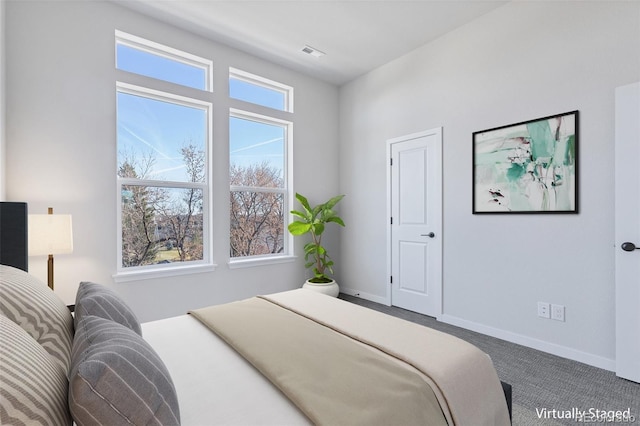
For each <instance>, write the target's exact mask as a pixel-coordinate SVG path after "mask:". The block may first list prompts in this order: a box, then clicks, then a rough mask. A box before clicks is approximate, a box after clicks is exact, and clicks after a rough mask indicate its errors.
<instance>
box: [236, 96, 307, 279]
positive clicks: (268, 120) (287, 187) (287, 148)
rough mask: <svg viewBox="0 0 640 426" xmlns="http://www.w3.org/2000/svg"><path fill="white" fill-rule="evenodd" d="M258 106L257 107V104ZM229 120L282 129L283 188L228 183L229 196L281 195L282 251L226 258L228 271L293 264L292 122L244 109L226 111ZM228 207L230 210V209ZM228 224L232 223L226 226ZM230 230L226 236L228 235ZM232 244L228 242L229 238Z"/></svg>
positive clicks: (294, 257)
mask: <svg viewBox="0 0 640 426" xmlns="http://www.w3.org/2000/svg"><path fill="white" fill-rule="evenodd" d="M256 105H257V104H256ZM231 118H238V119H243V120H250V121H255V122H258V123H263V124H267V125H275V126H281V127H283V130H284V132H283V133H284V138H285V141H284V161H283V167H284V170H283V180H284V183H283V186H282V188H268V187H252V186H241V185H231V184H230V183H229V196H230V195H231V193H232V192H234V191H247V192H269V193H278V194H283V202H284V206H283V211H284V214H283V252H282V253H271V254H261V255H254V256H239V257H231V255H230V256H229V268H232V269H233V268H239V267H246V266H259V265H268V264H273V263H283V262H293V261H294V260H295V259H296V256H294V255H293V242H294V240H293V236H292V235H291V233H290V232H289V231H288V228H287V227H288V225H289V223H290V221H291V214H290V213H289V211H290V210H291V206H292V205H293V191H292V188H293V125H294V123H293V121H292V120H284V119H282V118H277V117H273V116H267V115H264V114H258V113H255V112H251V111H247V110H245V109H238V108H229V121H230V120H231ZM229 167H231V161H229ZM230 208H231V207H229V209H230ZM229 225H231V224H229ZM230 230H231V229H230V228H229V233H230ZM229 244H231V239H229Z"/></svg>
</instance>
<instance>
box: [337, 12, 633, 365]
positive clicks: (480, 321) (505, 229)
mask: <svg viewBox="0 0 640 426" xmlns="http://www.w3.org/2000/svg"><path fill="white" fill-rule="evenodd" d="M637 80H640V3H638V2H553V3H549V2H511V3H509V4H507V5H505V6H503V7H501V8H499V9H497V10H495V11H493V12H491V13H489V14H487V15H485V16H483V17H482V18H480V19H478V20H476V21H474V22H471V23H470V24H468V25H466V26H464V27H462V28H460V29H458V30H456V31H454V32H451V33H449V34H446V35H445V36H443V37H441V38H440V39H438V40H436V41H434V42H432V43H430V44H428V45H426V46H423V47H422V48H420V49H418V50H416V51H414V52H412V53H410V54H408V55H406V56H404V57H402V58H400V59H398V60H395V61H393V62H391V63H389V64H387V65H384V66H382V67H380V68H379V69H376V70H375V71H373V72H370V73H368V74H367V75H364V76H362V77H360V78H358V79H356V80H355V81H353V82H351V83H349V84H347V85H345V86H343V87H342V88H341V90H340V120H341V131H340V137H341V145H340V158H341V163H340V173H341V192H344V193H347V194H349V195H350V198H349V199H347V200H346V201H345V205H344V206H343V216H344V219H345V221H347V222H349V223H351V226H349V227H347V228H346V229H345V230H344V233H343V234H342V238H341V245H342V257H341V259H340V262H341V265H342V271H341V272H342V273H341V276H340V277H339V278H340V280H341V282H342V283H343V284H344V286H345V287H348V288H351V289H354V290H356V291H358V292H360V294H361V295H362V296H363V297H368V298H371V299H377V300H384V299H385V298H386V294H387V293H386V292H387V287H386V286H387V279H386V240H385V237H386V236H385V226H386V223H387V220H388V219H387V218H386V217H385V211H386V210H385V206H386V194H385V191H384V188H386V181H385V177H386V175H385V168H386V164H385V146H386V145H385V141H386V140H387V139H390V138H393V137H397V136H401V135H405V134H410V133H414V132H418V131H422V130H427V129H431V128H435V127H439V126H443V129H444V151H443V161H444V163H443V165H444V166H443V167H444V235H443V238H444V240H443V241H444V265H443V267H444V269H443V272H444V273H443V275H444V278H443V280H444V288H443V305H444V316H443V319H444V320H445V321H448V322H452V323H455V324H459V325H463V326H465V327H468V328H472V329H476V330H480V331H483V332H486V333H489V334H493V335H496V336H499V337H503V338H506V339H509V340H512V341H517V342H520V343H524V344H527V345H530V346H534V347H538V348H541V349H544V350H548V351H551V352H555V353H558V354H561V355H564V356H568V357H571V358H574V359H580V360H582V361H584V362H588V363H590V364H593V365H599V366H602V367H605V368H609V369H611V368H613V359H614V358H615V353H614V348H615V345H614V334H615V333H614V331H615V328H614V327H615V323H614V309H615V306H614V275H613V274H614V251H613V250H614V248H613V243H614V241H613V225H614V224H613V220H614V211H613V166H614V153H613V141H614V88H615V87H617V86H621V85H624V84H628V83H632V82H634V81H637ZM576 109H577V110H580V120H581V122H580V142H579V161H580V176H579V179H580V181H579V191H580V193H579V197H580V213H579V214H578V215H514V216H508V215H480V216H478V215H472V214H471V197H472V188H471V182H472V167H471V164H472V141H471V135H472V132H474V131H478V130H483V129H488V128H492V127H497V126H501V125H507V124H510V123H516V122H520V121H525V120H529V119H534V118H539V117H544V116H548V115H552V114H556V113H563V112H567V111H571V110H576ZM363 247H364V248H365V249H363ZM538 301H545V302H550V303H557V304H562V305H565V306H566V322H558V321H552V320H547V319H540V318H538V317H537V311H536V305H537V302H538Z"/></svg>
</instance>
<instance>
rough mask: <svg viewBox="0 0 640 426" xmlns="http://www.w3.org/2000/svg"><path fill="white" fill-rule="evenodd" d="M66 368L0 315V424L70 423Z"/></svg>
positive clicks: (15, 325) (20, 329)
mask: <svg viewBox="0 0 640 426" xmlns="http://www.w3.org/2000/svg"><path fill="white" fill-rule="evenodd" d="M67 393H68V382H67V375H66V372H65V371H63V370H62V368H60V366H59V365H57V364H55V363H54V362H53V358H52V357H51V356H50V355H49V354H48V353H47V351H45V350H44V348H43V347H42V346H40V344H39V343H38V342H36V341H35V340H34V339H33V337H31V336H30V335H29V334H28V333H27V332H26V331H25V330H24V329H22V328H21V327H20V326H18V325H17V324H15V323H14V322H13V321H11V320H10V319H8V318H6V317H4V316H2V315H0V400H1V401H2V404H0V424H3V425H17V424H24V425H37V424H40V425H70V424H71V416H70V414H69V408H68V405H67Z"/></svg>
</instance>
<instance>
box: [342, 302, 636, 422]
mask: <svg viewBox="0 0 640 426" xmlns="http://www.w3.org/2000/svg"><path fill="white" fill-rule="evenodd" d="M340 298H341V299H344V300H347V301H349V302H352V303H356V304H358V305H361V306H365V307H368V308H371V309H375V310H377V311H380V312H384V313H386V314H389V315H393V316H395V317H399V318H403V319H405V320H408V321H412V322H415V323H418V324H422V325H425V326H427V327H431V328H433V329H436V330H440V331H442V332H445V333H448V334H451V335H454V336H456V337H459V338H461V339H463V340H466V341H468V342H470V343H472V344H474V345H476V346H477V347H479V348H480V349H482V350H483V351H485V352H486V353H488V354H489V355H490V356H491V359H492V360H493V363H494V365H495V367H496V370H497V372H498V376H499V377H500V380H502V381H505V382H507V383H510V384H511V385H512V386H513V424H514V425H516V426H529V425H536V426H537V425H543V426H547V425H549V426H554V425H575V424H576V421H575V419H562V418H559V417H561V416H562V415H561V414H560V411H566V410H576V409H577V410H584V411H589V410H592V412H593V410H600V412H602V411H612V410H630V413H631V415H632V416H633V417H634V418H635V422H633V423H631V424H637V425H640V384H638V383H635V382H631V381H628V380H624V379H620V378H618V377H616V375H615V373H613V372H611V371H607V370H602V369H600V368H596V367H592V366H589V365H586V364H583V363H580V362H576V361H572V360H568V359H565V358H561V357H558V356H555V355H551V354H548V353H545V352H541V351H538V350H535V349H531V348H527V347H525V346H522V345H518V344H515V343H511V342H507V341H504V340H500V339H496V338H493V337H489V336H486V335H483V334H480V333H476V332H473V331H469V330H466V329H463V328H459V327H455V326H452V325H449V324H444V323H441V322H438V321H436V320H435V319H434V318H431V317H427V316H424V315H420V314H417V313H414V312H410V311H406V310H404V309H400V308H397V307H393V306H391V307H389V306H385V305H380V304H378V303H374V302H370V301H367V300H364V299H360V298H358V297H353V296H348V295H345V294H340ZM543 409H546V410H547V412H548V413H549V415H548V416H547V418H541V417H540V416H539V413H542V410H543ZM554 409H555V410H557V411H556V413H557V414H556V415H555V419H554V418H553V417H554V416H553V414H551V410H554ZM543 417H544V416H543ZM627 423H628V422H627ZM597 424H613V423H609V422H602V421H600V422H597ZM618 424H619V423H618Z"/></svg>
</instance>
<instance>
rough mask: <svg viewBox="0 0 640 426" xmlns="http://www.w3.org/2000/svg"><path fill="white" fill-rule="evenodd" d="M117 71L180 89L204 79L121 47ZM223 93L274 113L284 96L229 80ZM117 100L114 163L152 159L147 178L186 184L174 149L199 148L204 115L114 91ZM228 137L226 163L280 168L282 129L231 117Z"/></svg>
mask: <svg viewBox="0 0 640 426" xmlns="http://www.w3.org/2000/svg"><path fill="white" fill-rule="evenodd" d="M117 67H118V68H119V69H122V70H125V71H129V72H134V73H137V74H142V75H146V76H149V77H153V78H158V79H161V80H166V81H170V82H173V83H177V84H181V85H184V86H189V87H194V88H197V89H204V88H205V79H206V75H205V71H204V70H203V69H201V68H198V67H195V66H192V65H188V64H183V63H180V62H178V61H175V60H171V59H166V58H163V57H160V56H157V55H153V54H150V53H147V52H144V51H141V50H137V49H133V48H130V47H127V46H124V45H121V44H119V45H118V48H117ZM214 90H215V88H214ZM229 92H230V96H231V97H233V98H236V99H241V100H245V101H248V102H252V103H257V104H260V105H264V106H267V107H271V108H275V109H280V110H282V109H283V108H284V96H283V95H282V94H281V93H278V92H276V91H274V90H269V89H265V88H261V87H259V86H256V85H252V84H249V83H246V82H244V81H241V80H236V79H231V80H230V81H229ZM117 100H118V128H117V137H118V156H119V159H118V163H119V164H120V163H121V162H122V160H123V157H125V156H128V157H131V156H134V157H138V158H139V157H142V156H148V155H153V156H154V158H155V164H154V167H153V170H152V171H151V173H150V174H149V176H148V178H151V179H157V180H178V181H182V180H185V179H187V176H186V173H185V168H184V164H183V162H182V157H181V155H180V149H181V148H182V147H183V146H185V145H187V144H194V145H195V146H197V147H198V148H199V149H202V150H204V149H205V141H206V134H207V122H206V112H205V111H204V110H202V109H199V108H192V107H187V106H183V105H178V104H174V103H169V102H162V101H158V100H154V99H150V98H147V97H143V96H136V95H130V94H127V93H122V92H118V98H117ZM214 107H215V105H214ZM214 125H215V123H214ZM229 134H230V141H229V151H230V162H231V163H232V164H237V165H240V166H248V165H250V164H259V163H262V162H263V161H268V162H269V164H270V165H271V166H272V167H275V168H277V169H280V170H283V169H284V148H285V146H284V129H283V128H282V127H280V126H275V125H269V124H265V123H260V122H257V121H252V120H245V119H239V118H231V119H230V122H229ZM214 143H220V141H214Z"/></svg>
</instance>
